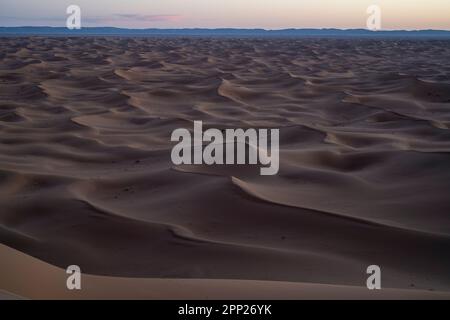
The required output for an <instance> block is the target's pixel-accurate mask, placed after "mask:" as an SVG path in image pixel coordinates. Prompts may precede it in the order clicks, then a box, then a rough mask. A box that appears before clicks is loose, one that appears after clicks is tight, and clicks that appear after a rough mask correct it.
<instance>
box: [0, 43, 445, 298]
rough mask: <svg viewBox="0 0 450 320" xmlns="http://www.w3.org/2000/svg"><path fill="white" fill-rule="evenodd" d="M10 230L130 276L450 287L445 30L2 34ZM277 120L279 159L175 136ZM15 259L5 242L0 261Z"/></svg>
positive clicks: (102, 271)
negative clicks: (379, 35)
mask: <svg viewBox="0 0 450 320" xmlns="http://www.w3.org/2000/svg"><path fill="white" fill-rule="evenodd" d="M0 47H1V50H0V243H2V244H5V245H7V246H9V247H12V248H14V249H17V250H20V251H21V252H23V253H26V254H28V255H31V256H34V257H36V258H38V259H41V260H43V261H46V262H48V263H51V264H53V265H55V266H58V267H62V268H66V267H67V266H68V265H71V264H78V265H80V267H81V268H82V270H83V271H84V272H86V273H89V274H93V275H107V276H120V277H146V278H196V279H199V278H206V279H207V278H211V279H245V280H277V281H278V280H280V281H290V282H304V283H305V282H306V283H318V284H336V285H352V286H365V281H366V277H367V275H366V273H365V271H366V268H367V266H368V265H371V264H377V265H380V266H381V268H382V285H383V286H384V287H386V288H388V287H389V288H401V289H411V290H416V289H417V290H436V291H450V272H449V270H450V197H449V195H450V193H449V191H450V155H449V151H450V130H449V128H450V64H449V63H448V61H449V60H448V58H449V57H450V42H448V41H396V40H390V41H383V40H337V39H334V40H332V39H329V40H325V39H324V40H314V39H309V40H305V39H304V40H289V39H285V40H281V39H280V40H275V39H273V40H257V39H254V40H251V39H242V40H233V39H193V38H192V39H176V38H170V39H137V38H124V39H118V38H117V39H114V38H2V39H0ZM194 120H202V121H203V122H204V125H205V127H218V128H247V127H270V128H280V148H281V151H280V161H281V165H280V172H279V174H278V175H277V176H273V177H262V176H260V175H259V168H253V167H246V166H229V167H226V166H225V167H224V166H212V167H208V166H182V167H177V168H174V166H173V165H172V163H171V161H170V150H171V147H172V144H171V143H170V134H171V132H172V130H174V129H176V128H181V127H186V128H192V125H193V121H194ZM0 259H1V257H0Z"/></svg>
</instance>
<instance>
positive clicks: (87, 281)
mask: <svg viewBox="0 0 450 320" xmlns="http://www.w3.org/2000/svg"><path fill="white" fill-rule="evenodd" d="M0 254H1V256H2V257H3V258H4V259H3V260H2V261H1V262H0V267H1V270H2V273H1V275H0V281H1V283H2V285H3V287H4V289H3V291H0V299H65V300H66V299H176V300H178V299H182V300H192V299H194V300H198V299H202V300H203V299H215V300H217V299H274V298H275V299H288V300H292V299H303V300H308V299H329V300H336V299H339V300H340V299H363V300H367V299H439V300H440V299H450V293H448V292H431V291H422V290H399V289H382V290H375V291H370V290H368V289H366V288H362V287H350V286H333V285H321V284H306V283H293V282H273V281H244V280H198V279H191V280H186V279H145V278H143V279H136V278H113V277H100V276H92V275H82V277H81V284H82V285H81V290H79V291H78V290H75V291H71V290H67V288H66V279H67V274H66V273H65V270H63V269H60V268H57V267H54V266H52V265H50V264H48V263H45V262H42V261H39V260H37V259H35V258H32V257H30V256H27V255H25V254H23V253H21V252H18V251H16V250H14V249H10V248H8V247H6V246H3V245H0Z"/></svg>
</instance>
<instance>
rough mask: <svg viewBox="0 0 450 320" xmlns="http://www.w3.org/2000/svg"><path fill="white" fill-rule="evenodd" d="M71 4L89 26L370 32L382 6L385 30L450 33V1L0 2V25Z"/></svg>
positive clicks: (55, 15)
mask: <svg viewBox="0 0 450 320" xmlns="http://www.w3.org/2000/svg"><path fill="white" fill-rule="evenodd" d="M71 4H76V5H78V6H80V7H81V13H82V26H84V27H89V26H115V27H127V28H192V27H200V28H220V27H234V28H265V29H282V28H365V27H366V20H367V14H366V9H367V7H368V6H369V5H371V4H377V5H379V6H380V7H381V10H382V29H385V30H390V29H408V30H409V29H445V30H450V0H0V26H65V21H66V17H67V15H66V8H67V7H68V6H69V5H71Z"/></svg>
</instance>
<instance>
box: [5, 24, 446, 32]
mask: <svg viewBox="0 0 450 320" xmlns="http://www.w3.org/2000/svg"><path fill="white" fill-rule="evenodd" d="M0 28H3V29H14V28H51V29H67V30H68V31H78V32H79V31H82V30H83V29H107V28H108V29H120V30H141V31H145V30H211V31H214V30H248V31H268V32H270V31H288V30H298V31H301V30H305V31H306V30H316V31H318V30H322V31H326V30H334V31H368V32H399V31H401V32H420V31H422V32H423V31H427V32H429V31H438V32H450V29H381V30H376V31H374V30H369V29H366V28H337V27H323V28H313V27H304V28H293V27H290V28H263V27H254V28H241V27H209V28H207V27H178V28H160V27H148V28H131V27H115V26H89V27H82V28H81V29H74V30H70V29H68V28H67V27H66V26H48V25H42V26H31V25H30V26H27V25H21V26H0Z"/></svg>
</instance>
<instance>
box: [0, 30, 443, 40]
mask: <svg viewBox="0 0 450 320" xmlns="http://www.w3.org/2000/svg"><path fill="white" fill-rule="evenodd" d="M0 35H48V36H51V35H54V36H71V35H73V36H83V35H85V36H93V35H101V36H113V35H115V36H144V37H145V36H197V37H202V36H204V37H396V38H397V37H401V38H404V37H408V38H410V37H414V38H415V37H426V38H448V39H450V31H445V30H415V31H406V30H391V31H376V32H374V31H369V30H365V29H345V30H343V29H282V30H265V29H233V28H220V29H202V28H192V29H123V28H114V27H90V28H82V29H80V30H69V29H67V28H64V27H0Z"/></svg>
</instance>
